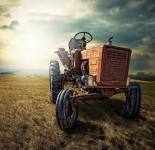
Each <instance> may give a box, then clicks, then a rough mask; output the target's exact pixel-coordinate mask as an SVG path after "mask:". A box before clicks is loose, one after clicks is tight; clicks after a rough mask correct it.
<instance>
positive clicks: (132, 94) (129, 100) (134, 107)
mask: <svg viewBox="0 0 155 150" xmlns="http://www.w3.org/2000/svg"><path fill="white" fill-rule="evenodd" d="M130 86H134V87H133V88H131V89H130V90H129V91H128V93H127V94H126V102H125V116H126V117H127V118H136V117H137V116H138V114H139V111H140V105H141V88H140V85H139V83H136V82H131V83H130Z"/></svg>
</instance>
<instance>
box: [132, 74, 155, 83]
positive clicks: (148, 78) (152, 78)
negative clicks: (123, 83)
mask: <svg viewBox="0 0 155 150" xmlns="http://www.w3.org/2000/svg"><path fill="white" fill-rule="evenodd" d="M129 76H130V78H131V79H137V80H146V81H155V74H154V73H152V72H149V73H145V72H137V74H131V75H129Z"/></svg>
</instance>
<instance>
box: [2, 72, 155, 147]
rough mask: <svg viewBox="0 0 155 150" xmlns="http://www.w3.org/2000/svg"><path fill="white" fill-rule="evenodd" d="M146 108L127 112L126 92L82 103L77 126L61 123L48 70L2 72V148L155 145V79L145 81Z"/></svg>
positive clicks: (142, 107) (143, 103)
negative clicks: (67, 130) (131, 114)
mask: <svg viewBox="0 0 155 150" xmlns="http://www.w3.org/2000/svg"><path fill="white" fill-rule="evenodd" d="M140 84H141V86H142V93H143V95H142V105H141V114H140V116H139V117H138V118H137V119H134V120H129V119H126V118H125V117H124V113H123V107H124V99H125V97H124V96H123V95H116V96H113V97H112V98H110V99H105V100H102V101H101V100H95V101H85V102H80V103H79V119H78V127H77V129H76V130H75V131H74V132H72V133H65V132H63V131H62V130H60V128H59V127H58V125H57V122H56V118H55V105H54V104H51V103H50V98H49V96H50V92H49V79H48V77H46V76H34V75H33V76H22V75H7V76H6V75H0V149H6V150H8V149H10V150H14V149H24V150H26V149H33V150H41V149H51V150H59V149H67V150H68V149H69V150H73V149H81V150H83V149H88V150H91V149H92V150H95V149H98V150H101V149H103V150H104V149H105V150H106V149H116V150H117V149H120V150H123V149H124V150H130V149H131V150H134V149H136V150H143V149H150V150H151V149H152V150H153V149H154V147H155V82H146V81H140Z"/></svg>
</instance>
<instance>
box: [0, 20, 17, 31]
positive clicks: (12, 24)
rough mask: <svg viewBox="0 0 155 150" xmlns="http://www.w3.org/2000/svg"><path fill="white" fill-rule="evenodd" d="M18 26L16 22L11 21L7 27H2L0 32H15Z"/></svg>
mask: <svg viewBox="0 0 155 150" xmlns="http://www.w3.org/2000/svg"><path fill="white" fill-rule="evenodd" d="M18 25H19V22H18V21H17V20H13V21H12V22H11V23H10V24H9V25H2V26H1V27H0V29H1V30H15V27H16V26H18Z"/></svg>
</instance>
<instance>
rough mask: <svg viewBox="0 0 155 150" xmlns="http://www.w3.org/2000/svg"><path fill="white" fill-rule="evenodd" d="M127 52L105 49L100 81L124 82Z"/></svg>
mask: <svg viewBox="0 0 155 150" xmlns="http://www.w3.org/2000/svg"><path fill="white" fill-rule="evenodd" d="M128 55H129V52H128V51H125V50H121V49H114V48H106V49H105V51H104V63H103V64H104V65H103V74H102V75H103V76H102V81H124V80H125V76H126V69H127V62H128Z"/></svg>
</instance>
